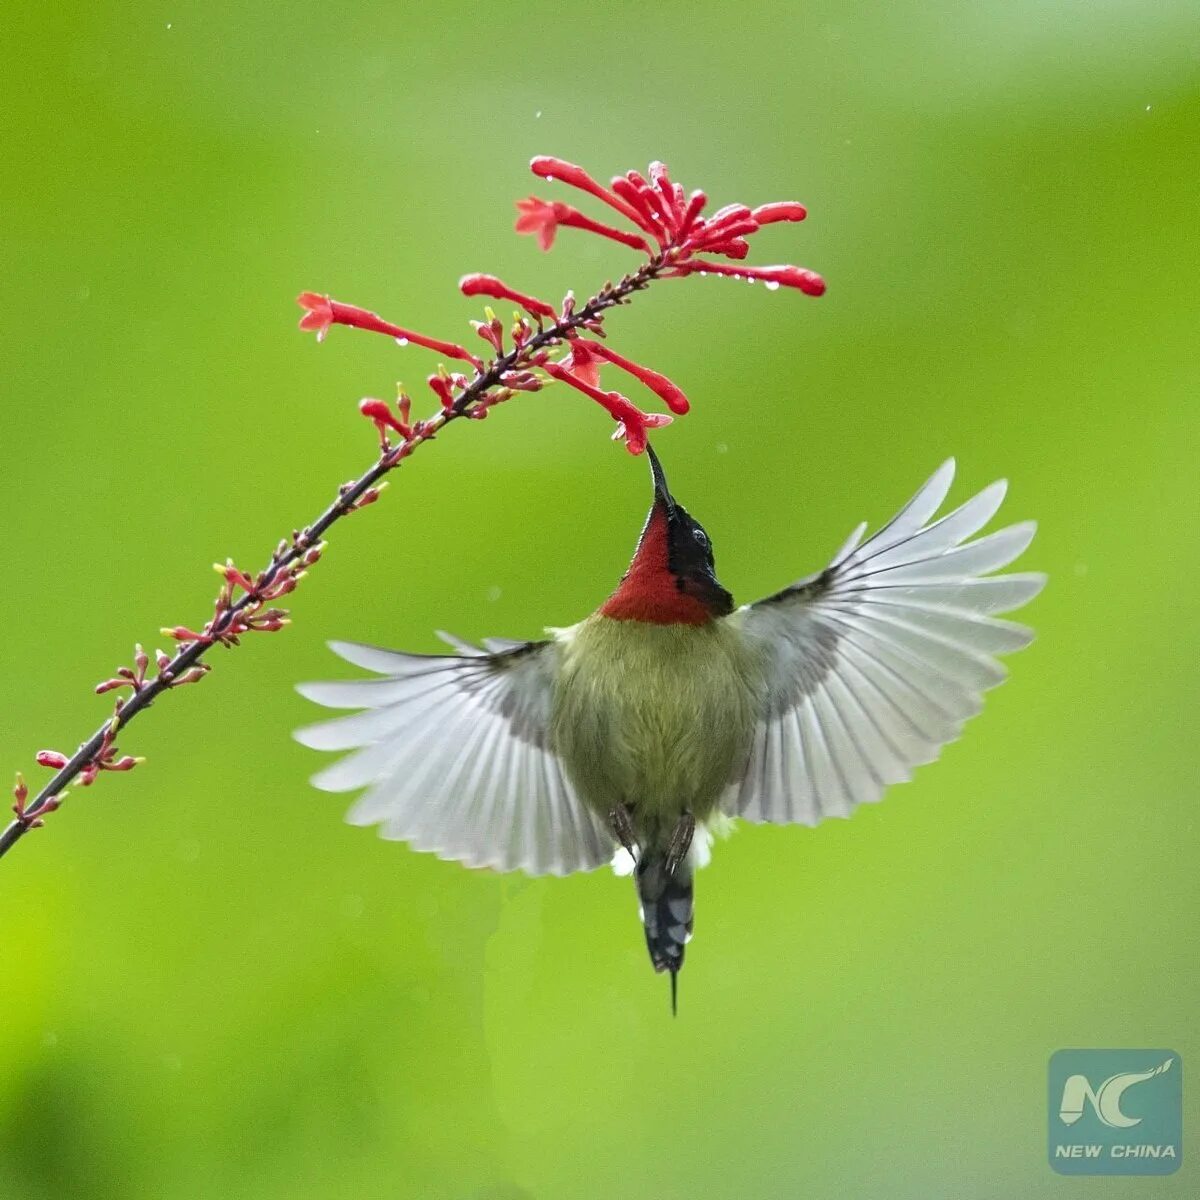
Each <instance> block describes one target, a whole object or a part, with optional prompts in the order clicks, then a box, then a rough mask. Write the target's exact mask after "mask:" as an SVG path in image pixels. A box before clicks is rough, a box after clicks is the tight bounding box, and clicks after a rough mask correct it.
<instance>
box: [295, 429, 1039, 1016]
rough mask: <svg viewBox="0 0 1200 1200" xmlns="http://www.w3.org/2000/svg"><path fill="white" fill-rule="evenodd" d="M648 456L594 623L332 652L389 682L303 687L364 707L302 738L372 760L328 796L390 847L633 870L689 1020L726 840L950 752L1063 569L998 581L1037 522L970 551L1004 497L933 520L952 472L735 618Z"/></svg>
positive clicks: (507, 863) (850, 802) (835, 813)
mask: <svg viewBox="0 0 1200 1200" xmlns="http://www.w3.org/2000/svg"><path fill="white" fill-rule="evenodd" d="M647 455H648V457H649V460H650V469H651V474H652V480H653V485H654V500H653V504H652V506H651V508H650V515H649V517H648V518H647V521H646V524H645V527H644V529H643V530H642V534H641V538H640V540H639V542H638V545H637V550H636V552H635V554H634V556H633V561H632V562H631V563H630V566H629V569H628V570H627V571H626V573H625V575H624V577H623V578H622V580H621V582H620V584H619V585H618V587H617V589H616V591H615V592H613V593H612V595H611V596H609V598H608V599H607V600H606V601H605V602H604V603H603V604H602V605H601V606H600V607H599V609H597V610H596V612H594V613H593V614H592V615H591V616H589V617H586V618H585V619H584V620H582V621H580V622H579V623H578V624H577V625H572V626H570V627H569V628H566V629H548V630H547V631H546V632H547V635H548V636H547V637H546V638H545V640H542V641H532V642H515V641H508V640H500V639H495V638H488V639H484V642H483V645H482V647H476V646H473V645H469V644H467V643H465V642H461V641H459V640H458V639H456V638H453V637H451V636H450V635H447V634H442V635H440V636H441V637H442V638H443V640H445V641H446V642H448V643H449V644H450V645H451V646H453V647H454V648H455V649H456V650H457V651H458V653H456V654H452V655H425V654H406V653H402V652H399V651H395V650H383V649H379V648H377V647H375V646H365V645H359V644H356V643H351V642H331V643H330V646H331V648H332V649H333V650H334V652H335V653H337V654H339V655H341V657H342V658H344V659H346V660H347V661H348V662H350V663H352V664H354V665H355V666H357V667H361V668H363V669H365V670H368V671H372V672H375V673H376V675H377V676H378V678H374V679H369V680H352V681H346V682H333V683H306V684H301V685H300V687H299V691H300V693H301V694H302V695H304V696H307V697H308V698H309V699H311V700H315V701H316V702H317V703H319V704H323V705H326V706H328V707H330V708H354V709H362V710H364V711H362V712H359V713H357V714H355V715H353V716H348V717H341V718H338V719H335V720H332V721H326V722H322V723H321V724H318V725H310V726H308V727H307V728H304V729H301V730H299V731H298V732H297V734H296V737H297V739H298V740H299V741H300V742H302V743H303V744H304V745H306V746H311V747H314V748H316V749H318V750H353V751H354V753H352V754H350V755H349V756H347V757H345V758H343V759H341V760H340V761H339V762H337V763H335V764H334V765H332V766H330V767H327V768H326V769H325V770H323V771H321V772H320V773H319V774H317V775H316V776H314V778H313V783H314V784H315V785H316V786H317V787H320V788H324V789H326V790H329V791H335V792H342V791H351V790H354V789H358V788H365V789H366V791H365V792H364V793H363V794H362V796H360V797H359V799H358V801H357V802H356V803H355V805H354V806H353V807H352V808H351V810H350V813H349V816H348V818H347V819H348V820H349V821H350V822H352V823H354V824H358V825H378V826H380V832H381V834H382V836H383V837H385V838H395V839H399V840H402V841H406V842H408V843H409V844H410V845H411V846H413V847H415V848H416V849H418V850H428V851H432V852H433V853H435V854H438V855H439V856H441V857H442V858H448V859H455V860H457V861H459V862H462V863H465V864H466V865H468V866H472V867H491V868H494V869H496V870H501V871H509V870H523V871H526V872H528V873H530V874H532V875H541V874H555V875H563V874H566V873H568V872H571V871H582V870H591V869H592V868H594V867H598V866H600V865H601V864H602V863H605V862H608V861H610V860H612V861H613V862H614V865H615V866H618V868H620V867H621V866H623V867H624V869H625V870H626V871H627V872H628V871H632V874H633V876H634V880H635V882H636V884H637V893H638V898H639V901H640V906H641V917H642V923H643V926H644V929H645V935H646V946H647V948H648V949H649V952H650V960H651V962H652V963H653V965H654V969H655V970H656V971H667V972H669V973H670V976H671V1003H672V1009H674V1007H675V998H676V976H677V974H678V972H679V969H680V967H681V966H682V965H683V957H684V946H685V945H686V943H687V942H688V941H689V939H690V937H691V933H692V878H693V872H694V870H695V869H696V868H697V867H698V866H701V865H703V864H704V863H706V862H707V861H708V858H709V847H710V845H711V840H712V838H711V834H712V830H713V829H714V828H719V827H720V826H721V825H722V824H725V823H727V822H728V818H736V817H742V818H745V819H747V820H750V821H767V822H774V823H793V822H794V823H798V824H803V825H815V824H816V823H817V822H818V821H820V820H821V819H822V818H824V817H848V816H849V815H850V813H851V812H852V811H853V810H854V808H855V807H857V806H858V805H859V804H862V803H865V802H867V801H875V800H878V799H879V798H880V797H881V796H882V794H883V792H884V789H885V788H886V787H888V785H890V784H893V783H899V782H901V781H902V780H907V779H908V778H909V777H910V775H911V772H912V768H913V767H915V766H917V765H919V764H921V763H927V762H931V761H932V760H933V759H935V758H936V757H937V756H938V753H939V751H940V749H941V747H942V746H943V745H944V744H945V743H947V742H949V741H952V740H953V739H954V738H956V737H957V736H958V734H959V732H960V731H961V729H962V725H963V722H964V721H965V720H966V719H967V718H968V717H971V716H974V715H975V713H977V712H978V711H979V710H980V708H981V707H982V699H981V696H982V693H983V692H984V691H986V690H987V689H988V688H991V687H994V686H995V685H996V684H998V683H1000V682H1001V681H1002V680H1003V678H1004V676H1005V671H1004V668H1003V667H1002V666H1001V665H1000V664H999V663H998V662H997V661H996V659H995V657H994V656H995V655H998V654H1005V653H1009V652H1011V651H1013V650H1018V649H1020V648H1021V647H1023V646H1025V645H1027V644H1028V643H1029V642H1030V641H1031V640H1032V637H1033V634H1032V632H1031V631H1030V630H1029V629H1027V628H1026V627H1024V626H1022V625H1017V624H1013V623H1012V622H1009V621H1004V620H999V619H997V618H996V616H995V615H994V614H996V613H1002V612H1006V611H1008V610H1010V609H1014V608H1018V607H1020V606H1021V605H1023V604H1025V603H1026V602H1027V601H1028V600H1030V599H1031V598H1032V597H1033V596H1035V595H1037V593H1038V592H1039V591H1040V590H1041V588H1042V586H1043V584H1044V583H1045V576H1043V575H1041V574H1032V573H1025V574H1009V575H993V574H991V572H994V571H997V570H999V569H1000V568H1001V567H1004V566H1006V565H1007V564H1008V563H1010V562H1012V561H1013V559H1015V558H1016V557H1017V556H1018V555H1019V554H1021V552H1022V551H1024V550H1025V548H1026V547H1027V546H1028V545H1029V542H1030V539H1031V538H1032V537H1033V534H1034V529H1035V525H1034V523H1033V522H1032V521H1026V522H1023V523H1021V524H1018V525H1011V526H1009V527H1008V528H1006V529H1001V530H1000V531H998V532H996V533H992V534H989V535H987V536H985V537H980V538H977V539H975V540H974V541H968V540H967V539H969V538H971V537H972V536H973V535H974V534H976V533H978V531H979V530H980V529H981V528H982V527H983V526H984V525H985V524H986V523H987V522H988V521H989V520H990V519H991V518H992V516H993V515H994V514H995V512H996V510H997V509H998V508H999V506H1000V502H1001V500H1002V499H1003V498H1004V493H1005V487H1006V484H1005V483H1004V481H1000V482H997V483H993V484H992V485H991V486H990V487H987V488H985V489H984V490H983V491H982V492H980V493H979V494H978V495H977V496H975V497H974V498H973V499H970V500H968V501H967V502H966V503H965V504H963V505H961V506H960V507H959V508H956V509H954V511H952V512H950V513H948V514H947V515H945V516H943V517H941V518H940V519H937V520H934V519H933V518H934V514H935V513H936V512H937V510H938V509H939V508H940V507H941V505H942V502H943V501H944V500H945V498H946V493H947V492H948V491H949V488H950V483H951V480H952V479H953V477H954V460H953V459H951V460H949V461H947V462H945V463H943V464H942V466H940V467H939V468H938V469H937V471H936V472H935V473H934V475H933V477H932V478H931V479H930V480H929V481H928V482H927V483H926V484H925V485H924V487H922V488H921V489H920V491H918V492H917V494H916V495H915V496H914V497H913V498H912V499H911V500H910V501H909V502H908V503H907V504H906V505H905V506H904V507H903V508H902V509H901V510H900V512H899V513H897V514H896V516H895V517H893V518H892V520H891V521H889V522H888V523H887V524H886V525H885V526H884V527H883V528H882V529H880V530H879V532H878V533H875V534H873V535H872V536H871V537H869V538H867V539H866V541H863V535H864V533H865V531H866V528H867V527H866V524H865V523H864V524H862V525H860V526H859V527H858V528H857V529H856V530H855V531H854V532H853V534H851V536H850V538H849V539H848V540H847V541H846V543H845V544H844V545H843V546H842V548H841V549H840V550H839V551H838V552H837V554H835V555H834V556H833V559H832V561H831V562H830V564H829V566H827V567H826V568H825V569H824V570H823V571H820V572H818V573H817V574H815V575H811V576H809V577H808V578H806V579H802V580H800V581H799V582H797V583H793V584H791V585H789V586H788V587H785V588H784V589H783V590H782V591H779V592H776V593H775V594H774V595H773V596H768V597H767V598H766V599H764V600H759V601H757V602H755V603H754V604H748V605H744V606H742V607H741V608H735V607H734V603H733V598H732V596H730V594H729V592H727V591H726V590H725V589H724V588H723V587H722V586H721V584H720V583H718V582H717V577H716V573H715V567H714V563H713V551H712V545H711V543H710V542H709V539H708V535H707V534H706V533H705V531H704V530H703V528H701V526H700V524H699V523H698V522H697V521H695V520H694V519H693V518H692V517H691V516H690V515H689V514H688V512H687V511H686V510H685V509H684V508H683V507H682V506H681V505H680V504H678V503H677V502H676V501H675V499H674V498H673V497H672V495H671V492H670V490H669V488H668V487H667V480H666V477H665V476H664V474H663V470H662V466H661V465H660V463H659V461H658V459H657V457H656V456H655V454H654V451H653V450H648V451H647Z"/></svg>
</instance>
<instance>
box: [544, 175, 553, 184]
mask: <svg viewBox="0 0 1200 1200" xmlns="http://www.w3.org/2000/svg"><path fill="white" fill-rule="evenodd" d="M546 182H547V183H553V182H554V176H553V175H547V176H546Z"/></svg>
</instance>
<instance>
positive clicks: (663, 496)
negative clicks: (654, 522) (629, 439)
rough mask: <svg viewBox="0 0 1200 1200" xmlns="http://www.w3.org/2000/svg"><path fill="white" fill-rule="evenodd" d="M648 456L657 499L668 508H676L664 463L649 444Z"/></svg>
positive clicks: (647, 446) (647, 448)
mask: <svg viewBox="0 0 1200 1200" xmlns="http://www.w3.org/2000/svg"><path fill="white" fill-rule="evenodd" d="M646 457H647V458H648V459H649V460H650V477H651V479H652V480H653V481H654V498H655V500H661V501H662V502H663V503H664V504H665V505H666V506H667V508H668V510H671V509H674V507H675V499H674V497H673V496H672V495H671V489H670V488H668V487H667V477H666V475H664V474H663V469H662V463H660V462H659V461H658V455H657V454H655V453H654V447H653V446H651V445H649V444H647V445H646Z"/></svg>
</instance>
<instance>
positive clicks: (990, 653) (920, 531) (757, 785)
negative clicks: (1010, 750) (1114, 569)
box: [723, 459, 1046, 825]
mask: <svg viewBox="0 0 1200 1200" xmlns="http://www.w3.org/2000/svg"><path fill="white" fill-rule="evenodd" d="M953 478H954V460H953V459H950V460H949V461H948V462H946V463H943V464H942V466H941V467H940V468H938V470H937V471H936V472H935V474H934V475H933V477H932V478H931V479H930V480H929V482H928V483H926V484H925V486H924V487H923V488H921V490H920V491H919V492H917V494H916V495H915V496H914V497H913V498H912V500H910V501H909V502H908V504H906V505H905V506H904V508H902V509H901V510H900V512H899V513H898V514H897V515H896V516H895V517H893V518H892V520H891V521H890V522H888V524H887V525H885V526H884V527H883V528H882V529H881V530H880V531H879V532H878V533H876V534H874V535H873V536H872V537H870V538H868V539H867V540H866V541H865V542H862V535H863V533H864V531H865V529H866V526H865V525H860V526H859V527H858V529H856V530H855V531H854V533H853V534H852V535H851V537H850V539H849V541H847V543H846V544H845V546H843V547H842V549H841V550H840V551H839V553H838V554H837V555H836V556H835V557H834V560H833V562H832V563H830V565H829V566H828V567H827V568H826V569H825V570H824V571H822V572H821V573H820V574H819V575H815V576H813V577H812V578H811V579H807V580H802V581H801V582H799V583H797V584H794V585H793V586H791V587H789V588H786V589H784V591H782V592H779V593H778V594H777V595H775V596H770V597H768V598H767V599H766V600H760V601H758V602H757V603H756V604H751V605H748V606H746V607H744V608H742V609H740V610H739V611H738V612H737V613H734V614H733V615H732V616H731V617H730V618H729V619H730V620H735V621H740V622H741V623H742V626H743V628H744V630H745V633H746V635H747V637H748V638H749V639H750V640H751V641H752V642H754V643H757V644H758V646H759V648H760V651H761V655H762V661H763V662H764V663H765V664H766V673H767V683H768V687H767V693H766V699H765V701H764V705H763V709H762V712H761V713H760V717H759V722H758V726H757V731H756V735H755V740H754V745H753V749H752V752H751V755H750V758H749V761H748V762H747V764H746V767H745V773H744V774H743V775H741V776H740V777H739V778H738V779H737V780H736V781H734V782H733V784H732V785H731V787H730V789H729V790H728V792H727V793H726V795H725V797H724V800H723V807H724V808H725V810H726V811H727V812H729V813H731V814H734V815H738V816H743V817H746V818H748V819H750V820H752V821H774V822H792V821H794V822H799V823H801V824H804V825H815V824H816V823H817V822H818V821H819V820H821V819H822V818H823V817H830V816H838V817H847V816H849V815H850V813H851V811H852V810H853V809H854V808H855V807H856V806H857V805H859V804H862V803H864V802H867V801H873V800H878V799H879V798H880V796H881V795H882V794H883V791H884V789H885V788H886V787H887V786H888V785H889V784H892V783H899V782H901V781H903V780H906V779H909V778H910V777H911V773H912V768H913V767H915V766H917V765H919V764H921V763H926V762H932V761H933V760H934V759H935V758H936V757H937V756H938V754H939V752H940V750H941V747H942V746H943V745H944V744H945V743H946V742H949V741H952V740H953V739H954V738H956V737H957V736H958V735H959V733H960V732H961V730H962V725H963V722H964V721H966V719H967V718H968V717H971V716H974V715H975V713H977V712H978V711H979V710H980V708H981V707H982V703H983V702H982V693H983V692H984V691H986V690H987V689H988V688H992V687H995V686H996V685H997V684H998V683H1000V682H1001V681H1002V680H1003V679H1004V677H1005V674H1006V672H1005V670H1004V667H1003V666H1002V665H1001V664H1000V663H999V662H997V661H996V658H995V657H994V656H995V655H998V654H1007V653H1010V652H1011V651H1013V650H1019V649H1020V648H1021V647H1023V646H1026V645H1028V644H1029V642H1030V641H1032V640H1033V633H1032V631H1031V630H1029V629H1027V628H1026V627H1025V626H1023V625H1017V624H1014V623H1013V622H1011V621H1003V620H998V619H997V618H996V617H995V616H994V614H996V613H1002V612H1006V611H1008V610H1009V609H1014V608H1019V607H1020V606H1021V605H1022V604H1025V603H1026V602H1027V601H1028V600H1030V599H1032V598H1033V597H1034V596H1036V595H1037V593H1038V592H1039V591H1041V589H1042V586H1043V585H1044V584H1045V581H1046V579H1045V576H1044V575H1040V574H1032V573H1027V574H1013V575H991V574H990V573H991V572H993V571H996V570H999V569H1000V568H1001V567H1003V566H1006V565H1007V564H1008V563H1010V562H1012V561H1013V559H1015V558H1016V557H1017V556H1018V555H1019V554H1020V553H1021V552H1022V551H1023V550H1024V549H1025V548H1026V546H1028V545H1029V542H1030V539H1031V538H1032V537H1033V534H1034V530H1035V525H1034V523H1033V522H1032V521H1026V522H1023V523H1021V524H1019V525H1011V526H1009V527H1008V528H1007V529H1001V530H1000V531H999V532H997V533H992V534H989V535H988V536H986V537H981V538H977V539H976V540H975V541H967V539H968V538H970V537H972V536H973V535H974V534H976V533H978V531H979V530H980V529H981V528H982V527H983V526H984V525H986V524H987V522H988V521H989V520H990V519H991V518H992V516H993V515H994V514H995V512H996V510H997V509H998V508H999V507H1000V502H1001V500H1003V498H1004V493H1005V489H1006V484H1005V482H1004V481H1003V480H1001V481H1000V482H998V483H993V484H992V485H991V486H990V487H988V488H985V489H984V490H983V491H982V492H980V493H979V495H977V496H975V497H974V498H973V499H971V500H968V501H967V502H966V503H965V504H963V505H962V506H961V507H960V508H957V509H955V510H954V511H953V512H951V513H949V514H947V515H946V516H944V517H942V518H941V519H940V520H936V521H933V522H932V523H931V524H930V523H928V522H930V521H931V519H932V518H933V516H934V513H936V511H937V510H938V508H939V507H940V506H941V504H942V502H943V500H945V498H946V493H947V492H948V491H949V489H950V482H951V480H952V479H953ZM860 542H861V543H862V544H861V545H860Z"/></svg>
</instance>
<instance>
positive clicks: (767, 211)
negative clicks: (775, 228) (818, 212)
mask: <svg viewBox="0 0 1200 1200" xmlns="http://www.w3.org/2000/svg"><path fill="white" fill-rule="evenodd" d="M751 216H753V217H754V219H755V220H756V221H757V222H758V223H759V224H760V225H772V224H774V223H775V222H776V221H803V220H804V218H805V217H807V216H808V209H807V208H805V207H804V205H803V204H797V203H796V201H794V200H778V201H776V202H775V203H774V204H760V205H759V206H758V207H757V208H756V209H754V210H753V211H752V212H751Z"/></svg>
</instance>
